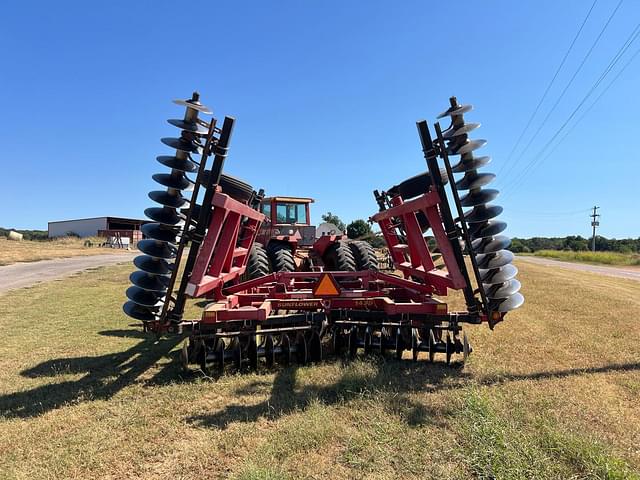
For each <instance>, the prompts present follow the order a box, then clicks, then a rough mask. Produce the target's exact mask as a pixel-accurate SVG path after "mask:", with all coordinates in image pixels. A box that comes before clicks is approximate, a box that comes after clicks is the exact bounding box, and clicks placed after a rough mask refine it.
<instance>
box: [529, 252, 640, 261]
mask: <svg viewBox="0 0 640 480" xmlns="http://www.w3.org/2000/svg"><path fill="white" fill-rule="evenodd" d="M534 255H535V256H536V257H545V258H554V259H557V260H564V261H567V262H581V263H594V264H603V265H640V255H638V254H635V253H618V252H571V251H564V250H538V251H537V252H535V253H534Z"/></svg>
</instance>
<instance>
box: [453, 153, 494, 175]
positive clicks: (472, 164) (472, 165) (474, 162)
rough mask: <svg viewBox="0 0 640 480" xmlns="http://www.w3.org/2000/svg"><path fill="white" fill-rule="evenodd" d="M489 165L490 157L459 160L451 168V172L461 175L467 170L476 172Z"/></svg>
mask: <svg viewBox="0 0 640 480" xmlns="http://www.w3.org/2000/svg"><path fill="white" fill-rule="evenodd" d="M489 163H491V157H489V156H486V155H485V156H484V157H477V158H472V159H471V160H464V161H462V160H461V161H460V162H458V163H456V164H455V165H454V166H453V167H451V170H453V172H454V173H462V172H467V171H469V170H477V169H478V168H480V167H484V166H485V165H487V164H489Z"/></svg>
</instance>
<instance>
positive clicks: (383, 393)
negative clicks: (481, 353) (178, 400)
mask: <svg viewBox="0 0 640 480" xmlns="http://www.w3.org/2000/svg"><path fill="white" fill-rule="evenodd" d="M374 362H375V364H374V365H375V372H374V373H373V375H371V374H368V373H367V372H364V373H358V372H357V369H356V370H355V371H352V370H350V369H346V370H345V371H344V374H343V376H342V377H341V378H339V379H338V381H337V382H334V383H331V384H328V385H317V384H312V385H305V386H303V387H300V386H298V385H297V382H296V376H297V373H298V368H297V367H288V368H284V369H282V370H279V371H277V372H276V375H275V378H274V380H273V382H268V381H265V380H257V381H255V382H252V383H250V384H248V385H244V386H242V387H241V388H239V389H237V390H236V391H235V392H234V393H235V394H236V396H238V397H240V398H242V397H245V398H250V397H251V396H252V395H256V394H260V393H262V392H265V391H266V389H268V388H269V387H270V392H269V398H268V399H266V400H265V401H263V402H260V403H258V404H253V405H246V404H233V405H228V406H226V407H225V408H224V409H222V410H220V411H218V412H215V413H211V414H203V415H195V416H191V417H189V418H188V419H187V421H189V422H191V423H195V424H197V425H200V426H204V427H210V428H216V429H225V428H227V426H228V425H229V424H231V423H233V422H255V421H257V420H258V419H259V418H267V419H277V418H279V417H281V416H285V415H288V414H290V413H293V412H295V411H298V410H304V409H306V408H307V406H308V405H309V404H310V403H311V402H312V401H313V400H316V399H318V400H320V401H321V402H322V403H324V404H327V405H334V404H337V403H340V402H348V401H350V400H354V399H358V398H372V399H375V401H376V402H378V403H380V402H381V403H383V404H384V408H385V409H386V410H388V411H393V412H395V413H400V414H401V415H400V416H401V418H403V420H404V421H405V422H406V423H407V424H409V425H411V426H417V425H423V424H427V423H429V424H432V425H438V424H439V423H440V420H439V419H441V418H442V414H443V413H446V410H447V408H448V407H447V406H446V405H444V406H441V407H438V409H437V411H436V410H434V409H433V408H432V407H429V406H427V405H424V404H422V403H419V402H415V401H413V400H412V399H411V396H410V394H411V393H414V392H434V391H438V390H452V389H459V388H463V387H466V386H469V385H471V384H475V385H485V386H491V385H498V384H502V383H506V382H511V381H520V380H545V379H552V378H565V377H569V376H573V375H583V374H600V373H610V372H625V371H633V370H640V362H637V363H628V364H612V365H606V366H601V367H592V368H573V369H567V370H560V371H545V372H535V373H531V374H506V375H501V376H491V377H483V378H473V377H472V376H471V375H470V374H469V373H466V372H465V371H464V370H463V369H462V365H461V364H452V366H450V367H447V366H445V365H444V364H438V363H436V364H430V363H427V362H418V363H413V362H409V361H393V360H391V361H386V360H384V359H378V360H375V361H374Z"/></svg>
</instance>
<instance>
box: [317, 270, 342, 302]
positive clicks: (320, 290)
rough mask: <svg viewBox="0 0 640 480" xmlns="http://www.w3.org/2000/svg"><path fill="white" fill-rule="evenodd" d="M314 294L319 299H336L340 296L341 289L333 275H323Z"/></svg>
mask: <svg viewBox="0 0 640 480" xmlns="http://www.w3.org/2000/svg"><path fill="white" fill-rule="evenodd" d="M313 294H314V295H317V296H319V297H335V296H336V295H340V287H339V286H338V284H337V283H336V281H335V279H334V278H333V276H332V275H331V274H329V273H323V274H322V276H321V277H320V281H318V283H316V286H315V287H314V289H313Z"/></svg>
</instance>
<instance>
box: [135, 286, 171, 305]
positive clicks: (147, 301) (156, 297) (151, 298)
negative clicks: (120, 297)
mask: <svg viewBox="0 0 640 480" xmlns="http://www.w3.org/2000/svg"><path fill="white" fill-rule="evenodd" d="M126 295H127V298H128V299H129V300H131V301H132V302H133V303H137V304H138V305H142V306H143V307H149V308H151V307H161V306H162V299H163V298H164V297H163V295H162V294H159V293H155V292H150V291H149V290H143V289H142V288H140V287H135V286H133V287H129V288H127V292H126Z"/></svg>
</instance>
